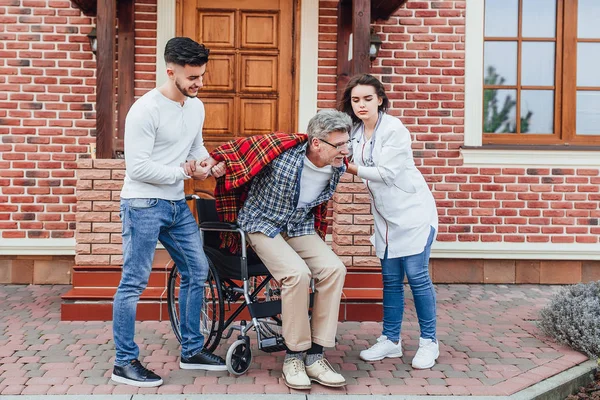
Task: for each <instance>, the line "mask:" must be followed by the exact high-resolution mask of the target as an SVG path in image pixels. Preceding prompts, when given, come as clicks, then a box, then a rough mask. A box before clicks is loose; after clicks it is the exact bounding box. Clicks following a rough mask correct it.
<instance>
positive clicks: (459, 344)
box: [0, 285, 588, 398]
mask: <svg viewBox="0 0 600 400" xmlns="http://www.w3.org/2000/svg"><path fill="white" fill-rule="evenodd" d="M436 289H437V293H438V316H439V319H438V337H439V340H440V342H441V348H440V350H441V355H440V358H439V360H438V364H437V365H435V367H434V368H432V369H431V370H425V371H418V370H413V369H412V368H411V366H410V361H411V359H412V357H413V356H414V354H415V350H416V347H417V342H418V325H417V323H416V316H415V314H414V306H413V303H412V300H411V299H409V301H408V306H407V312H406V316H405V321H406V322H405V324H404V325H403V339H404V348H405V356H404V357H403V358H402V359H401V360H398V359H396V360H384V361H380V362H376V363H372V364H369V363H365V362H362V361H361V360H360V359H359V358H358V353H359V352H360V350H362V349H364V348H366V347H367V346H368V345H369V344H370V343H374V341H375V339H376V338H377V337H378V336H379V334H380V332H381V326H380V324H378V323H375V322H364V323H357V322H344V323H340V325H339V329H338V339H339V343H338V345H337V347H336V348H335V349H331V350H329V351H327V352H326V356H327V358H328V359H329V360H330V361H331V363H332V364H334V366H335V367H336V368H339V369H340V370H341V371H342V374H343V375H344V376H345V377H346V379H347V381H348V385H347V386H346V387H345V388H342V389H329V388H325V387H322V386H320V385H318V384H316V383H315V384H314V385H313V388H312V389H311V390H310V392H308V391H296V390H290V389H288V388H287V387H286V386H285V385H284V384H283V383H282V380H281V378H280V376H281V365H282V361H283V354H282V353H276V354H265V353H262V352H260V351H258V350H255V351H254V352H253V356H254V359H253V365H252V367H251V369H250V370H249V371H248V373H247V374H245V375H243V376H240V377H233V376H230V375H229V374H228V373H227V372H204V371H183V370H180V369H179V351H178V348H179V347H178V343H177V340H176V339H175V337H174V335H173V334H172V332H171V328H170V325H169V323H168V322H143V323H140V324H138V325H137V331H138V334H137V341H138V343H140V347H141V349H142V357H141V358H142V361H143V362H144V363H146V364H147V366H148V367H149V368H151V369H153V370H154V371H156V372H157V373H159V374H160V375H162V376H163V379H164V380H165V384H164V385H163V386H161V387H159V388H143V389H138V388H134V387H130V386H125V385H115V384H113V383H112V382H111V381H110V380H109V377H110V373H111V368H112V360H113V357H114V348H113V343H112V331H111V323H110V322H60V295H61V294H62V293H64V292H65V291H67V290H68V287H67V286H0V304H2V306H1V307H0V395H19V394H21V395H39V394H48V395H51V394H55V395H65V394H69V395H85V394H104V395H107V394H152V393H158V394H224V393H228V394H259V393H267V394H289V393H293V394H303V393H306V394H331V395H346V394H357V395H361V394H367V395H368V394H375V395H390V394H391V395H403V394H417V395H419V394H423V395H425V394H429V395H454V396H460V395H471V396H473V395H480V396H484V395H492V396H503V395H511V394H513V393H516V392H518V391H520V390H522V389H524V388H527V387H529V386H531V385H534V384H536V383H538V382H541V381H543V380H545V379H546V378H548V377H551V376H554V375H556V374H559V373H560V372H562V371H565V370H567V369H569V368H571V367H573V366H575V365H578V364H581V363H583V362H584V361H586V360H587V359H588V358H587V357H586V356H584V355H582V354H580V353H577V352H575V351H572V350H570V349H569V348H566V347H564V346H558V345H556V344H554V343H552V342H551V341H549V340H548V339H547V338H543V337H541V336H540V334H539V332H538V331H537V329H536V327H535V324H534V321H535V319H536V317H537V313H538V311H539V309H540V308H541V307H542V306H543V305H544V304H546V302H547V301H548V299H549V297H550V295H551V294H552V293H553V292H554V291H555V290H556V289H557V287H556V286H533V285H518V286H517V285H511V286H505V285H437V286H436ZM232 340H233V339H231V340H230V341H232ZM254 344H255V343H254ZM226 351H227V345H226V344H225V343H222V344H221V346H220V347H219V348H218V349H217V353H218V354H220V355H222V356H224V355H225V353H226ZM290 397H292V396H290ZM248 398H252V397H251V396H248Z"/></svg>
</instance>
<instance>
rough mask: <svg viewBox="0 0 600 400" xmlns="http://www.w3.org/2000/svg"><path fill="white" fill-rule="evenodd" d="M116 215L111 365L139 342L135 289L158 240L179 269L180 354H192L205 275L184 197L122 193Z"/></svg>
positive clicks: (144, 278) (128, 356) (134, 351)
mask: <svg viewBox="0 0 600 400" xmlns="http://www.w3.org/2000/svg"><path fill="white" fill-rule="evenodd" d="M121 221H122V223H123V231H122V232H123V273H122V275H121V283H120V284H119V288H118V289H117V293H116V294H115V299H114V303H113V336H114V340H115V347H116V350H117V356H116V359H115V365H118V366H123V365H126V364H127V363H129V362H130V361H131V360H134V359H137V358H138V356H139V352H140V350H139V347H138V346H137V345H136V344H135V342H134V341H133V337H134V333H135V314H136V308H137V303H138V300H139V299H140V295H141V294H142V291H143V290H144V289H145V288H146V286H147V285H148V278H149V277H150V272H151V271H152V262H153V260H154V252H155V250H156V244H157V242H158V240H160V242H161V243H162V244H163V246H165V248H166V249H167V251H168V252H169V255H170V256H171V258H172V259H173V261H174V262H175V264H176V265H177V269H178V270H179V271H180V273H181V284H180V291H179V308H180V311H179V312H180V321H181V336H182V341H181V354H182V356H184V357H191V356H193V355H194V354H196V353H198V352H199V351H200V350H202V347H203V345H204V336H202V333H201V332H200V309H201V308H202V301H203V297H204V282H205V281H206V277H207V275H208V260H207V259H206V255H205V254H204V251H203V249H202V239H201V236H200V231H199V229H198V224H197V223H196V220H195V219H194V216H193V215H192V213H191V211H190V209H189V208H188V206H187V204H186V202H185V200H178V201H170V200H161V199H122V200H121Z"/></svg>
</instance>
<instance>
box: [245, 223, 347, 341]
mask: <svg viewBox="0 0 600 400" xmlns="http://www.w3.org/2000/svg"><path fill="white" fill-rule="evenodd" d="M248 241H249V242H250V244H251V245H252V247H253V248H254V251H256V254H258V256H259V257H260V259H261V260H262V261H263V262H264V264H265V266H266V267H267V269H268V270H269V271H270V272H271V275H273V277H274V278H275V279H276V280H277V281H278V282H280V283H281V303H282V311H281V319H282V323H283V327H282V328H283V337H284V339H285V344H286V345H287V347H288V348H289V349H290V350H292V351H304V350H308V349H309V348H310V347H311V342H315V343H316V344H319V345H321V346H323V347H333V346H335V334H336V331H337V322H338V314H339V308H340V299H341V296H342V288H343V287H344V278H345V276H346V266H345V265H344V264H343V263H342V261H341V260H340V259H339V258H338V256H336V255H335V253H334V252H333V251H332V250H331V248H329V246H328V245H327V244H326V243H325V242H324V241H323V240H322V239H321V238H320V237H319V236H318V235H316V234H315V235H305V236H299V237H293V238H290V237H287V235H284V236H282V235H277V236H275V237H274V238H270V237H268V236H267V235H264V234H262V233H250V234H248ZM311 278H314V279H315V296H314V304H313V311H312V319H311V320H310V321H309V319H308V305H309V300H310V299H309V287H310V279H311Z"/></svg>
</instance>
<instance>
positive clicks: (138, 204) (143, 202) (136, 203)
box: [129, 199, 158, 210]
mask: <svg viewBox="0 0 600 400" xmlns="http://www.w3.org/2000/svg"><path fill="white" fill-rule="evenodd" d="M157 204H158V199H129V207H131V208H133V209H136V210H139V209H144V208H151V207H154V206H156V205H157Z"/></svg>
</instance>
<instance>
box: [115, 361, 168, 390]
mask: <svg viewBox="0 0 600 400" xmlns="http://www.w3.org/2000/svg"><path fill="white" fill-rule="evenodd" d="M110 379H112V380H113V381H115V382H118V383H124V384H126V385H131V386H137V387H155V386H160V385H162V383H163V380H162V379H161V377H160V376H158V375H156V374H155V373H154V372H152V371H150V370H149V369H147V368H145V367H144V366H143V365H142V364H141V363H140V362H139V361H138V360H133V361H131V362H130V363H129V364H127V365H125V366H123V367H117V366H116V365H115V368H113V373H112V376H111V377H110Z"/></svg>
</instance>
